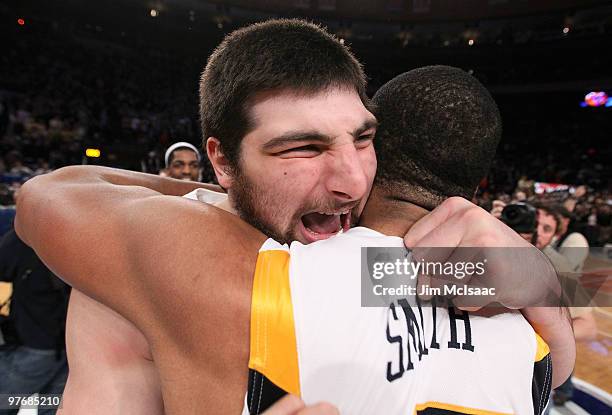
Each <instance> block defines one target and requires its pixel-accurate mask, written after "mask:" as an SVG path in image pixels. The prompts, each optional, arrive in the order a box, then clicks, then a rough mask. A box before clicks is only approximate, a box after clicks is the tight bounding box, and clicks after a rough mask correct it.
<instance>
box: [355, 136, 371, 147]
mask: <svg viewBox="0 0 612 415" xmlns="http://www.w3.org/2000/svg"><path fill="white" fill-rule="evenodd" d="M373 140H374V133H371V134H363V135H360V136H359V137H357V138H356V139H355V146H356V147H358V148H364V147H367V146H369V145H370V143H371V142H372V141H373Z"/></svg>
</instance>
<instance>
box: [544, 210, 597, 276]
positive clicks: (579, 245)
mask: <svg viewBox="0 0 612 415" xmlns="http://www.w3.org/2000/svg"><path fill="white" fill-rule="evenodd" d="M556 213H557V217H558V218H559V228H558V231H557V233H556V234H555V238H554V241H553V246H554V248H555V249H556V250H557V252H559V253H560V254H561V255H563V256H564V257H565V258H566V259H567V260H568V261H569V263H570V266H571V267H572V272H576V273H582V267H583V266H584V261H585V260H586V259H587V257H588V256H589V243H588V242H587V240H586V238H585V237H584V235H582V234H581V233H580V232H576V231H575V230H574V221H573V215H572V213H571V212H570V211H569V210H567V209H566V208H565V207H564V206H559V207H557V209H556Z"/></svg>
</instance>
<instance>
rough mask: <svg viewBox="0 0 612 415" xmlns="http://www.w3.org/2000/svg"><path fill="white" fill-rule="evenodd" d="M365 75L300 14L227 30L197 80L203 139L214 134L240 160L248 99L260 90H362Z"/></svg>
mask: <svg viewBox="0 0 612 415" xmlns="http://www.w3.org/2000/svg"><path fill="white" fill-rule="evenodd" d="M365 85H366V81H365V75H364V73H363V69H362V67H361V64H360V63H359V62H358V61H357V59H356V58H355V57H354V56H353V54H352V53H351V52H350V50H349V49H348V48H347V47H346V46H344V45H343V44H342V43H340V41H339V40H338V39H337V38H335V37H334V36H333V35H331V34H330V33H328V32H327V31H326V30H324V29H323V28H321V27H319V26H317V25H315V24H312V23H308V22H306V21H304V20H298V19H277V20H268V21H266V22H262V23H256V24H253V25H250V26H247V27H245V28H242V29H239V30H236V31H234V32H232V33H230V34H229V35H228V36H227V37H226V38H225V39H224V40H223V42H221V44H220V45H219V46H218V47H217V49H215V51H214V52H213V53H212V55H211V56H210V58H209V60H208V63H207V65H206V68H205V69H204V72H203V73H202V77H201V80H200V122H201V124H202V133H203V138H204V140H206V139H207V138H208V137H216V138H217V139H219V141H220V143H221V147H222V149H223V151H224V153H225V155H226V156H227V157H228V158H229V160H230V161H231V162H233V163H234V164H235V163H236V162H237V160H238V155H239V148H240V143H241V141H242V138H243V137H244V136H245V135H246V134H247V133H248V132H249V130H250V129H251V128H252V121H251V120H250V118H249V112H248V110H249V104H251V103H252V102H253V100H254V99H255V98H257V96H258V95H260V94H261V93H264V92H271V91H283V90H289V91H292V92H295V93H300V94H302V93H303V94H314V93H317V92H321V91H324V90H325V89H327V88H330V87H340V88H349V89H351V90H355V91H357V93H358V94H359V95H360V97H361V99H362V101H363V102H364V103H367V96H366V95H365Z"/></svg>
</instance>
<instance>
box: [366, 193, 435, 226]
mask: <svg viewBox="0 0 612 415" xmlns="http://www.w3.org/2000/svg"><path fill="white" fill-rule="evenodd" d="M428 213H429V211H428V210H427V209H425V208H422V207H420V206H417V205H415V204H414V203H411V202H409V201H407V200H405V199H402V198H401V197H398V196H395V195H390V194H389V193H388V192H385V191H383V190H382V189H380V188H378V187H377V186H374V188H373V189H372V193H371V194H370V198H369V199H368V203H367V204H366V206H365V208H364V210H363V213H362V214H361V219H360V221H359V225H360V226H365V227H367V228H370V229H373V230H375V231H378V232H380V233H382V234H384V235H389V236H399V237H401V238H403V237H404V235H406V233H407V232H408V230H409V229H410V228H411V227H412V225H414V224H415V223H416V222H417V221H418V220H419V219H421V218H422V217H423V216H425V215H426V214H428Z"/></svg>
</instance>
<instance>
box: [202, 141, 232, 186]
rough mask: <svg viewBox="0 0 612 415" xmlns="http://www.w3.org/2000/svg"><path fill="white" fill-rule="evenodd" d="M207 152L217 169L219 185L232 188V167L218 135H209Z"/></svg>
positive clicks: (215, 169) (214, 167)
mask: <svg viewBox="0 0 612 415" xmlns="http://www.w3.org/2000/svg"><path fill="white" fill-rule="evenodd" d="M206 154H207V155H208V159H209V160H210V164H212V167H213V169H214V171H215V175H216V176H217V181H218V182H219V185H221V187H223V188H224V189H229V188H231V187H232V184H233V182H234V177H233V175H232V169H231V166H230V163H229V161H228V159H227V157H225V154H223V150H222V149H221V142H220V141H219V140H218V139H217V138H216V137H208V139H207V140H206Z"/></svg>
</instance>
